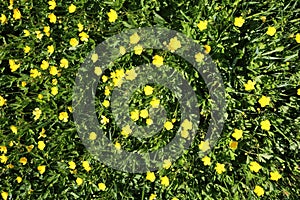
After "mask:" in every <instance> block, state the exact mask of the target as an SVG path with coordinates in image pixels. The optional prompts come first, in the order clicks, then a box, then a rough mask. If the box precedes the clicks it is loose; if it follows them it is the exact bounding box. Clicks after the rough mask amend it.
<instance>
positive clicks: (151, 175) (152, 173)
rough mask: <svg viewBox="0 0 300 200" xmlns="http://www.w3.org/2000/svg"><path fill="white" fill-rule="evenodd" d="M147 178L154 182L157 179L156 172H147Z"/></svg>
mask: <svg viewBox="0 0 300 200" xmlns="http://www.w3.org/2000/svg"><path fill="white" fill-rule="evenodd" d="M146 180H149V181H150V182H154V181H155V174H154V172H147V175H146Z"/></svg>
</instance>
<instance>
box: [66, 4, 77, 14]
mask: <svg viewBox="0 0 300 200" xmlns="http://www.w3.org/2000/svg"><path fill="white" fill-rule="evenodd" d="M68 9H69V13H73V12H75V11H76V6H75V5H74V4H71V5H70V6H69V8H68Z"/></svg>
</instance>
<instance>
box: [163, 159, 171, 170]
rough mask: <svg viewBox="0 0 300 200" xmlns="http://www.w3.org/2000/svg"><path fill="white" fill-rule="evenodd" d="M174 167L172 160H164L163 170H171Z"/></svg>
mask: <svg viewBox="0 0 300 200" xmlns="http://www.w3.org/2000/svg"><path fill="white" fill-rule="evenodd" d="M171 165H172V162H171V161H170V160H164V163H163V168H165V169H169V168H170V167H171Z"/></svg>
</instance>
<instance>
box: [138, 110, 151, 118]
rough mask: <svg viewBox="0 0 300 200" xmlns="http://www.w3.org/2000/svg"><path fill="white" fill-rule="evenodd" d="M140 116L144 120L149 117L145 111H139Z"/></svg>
mask: <svg viewBox="0 0 300 200" xmlns="http://www.w3.org/2000/svg"><path fill="white" fill-rule="evenodd" d="M140 116H141V118H144V119H146V118H147V117H148V116H149V112H148V110H147V109H143V110H141V111H140Z"/></svg>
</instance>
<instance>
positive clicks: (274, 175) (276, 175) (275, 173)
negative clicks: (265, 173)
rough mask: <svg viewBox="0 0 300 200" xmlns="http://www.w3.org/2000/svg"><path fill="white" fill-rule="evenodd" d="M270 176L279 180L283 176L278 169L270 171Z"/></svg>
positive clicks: (273, 179) (271, 178)
mask: <svg viewBox="0 0 300 200" xmlns="http://www.w3.org/2000/svg"><path fill="white" fill-rule="evenodd" d="M270 176H271V177H270V180H272V181H278V180H279V179H280V178H281V177H282V176H281V175H280V174H279V172H278V171H275V172H270Z"/></svg>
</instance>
